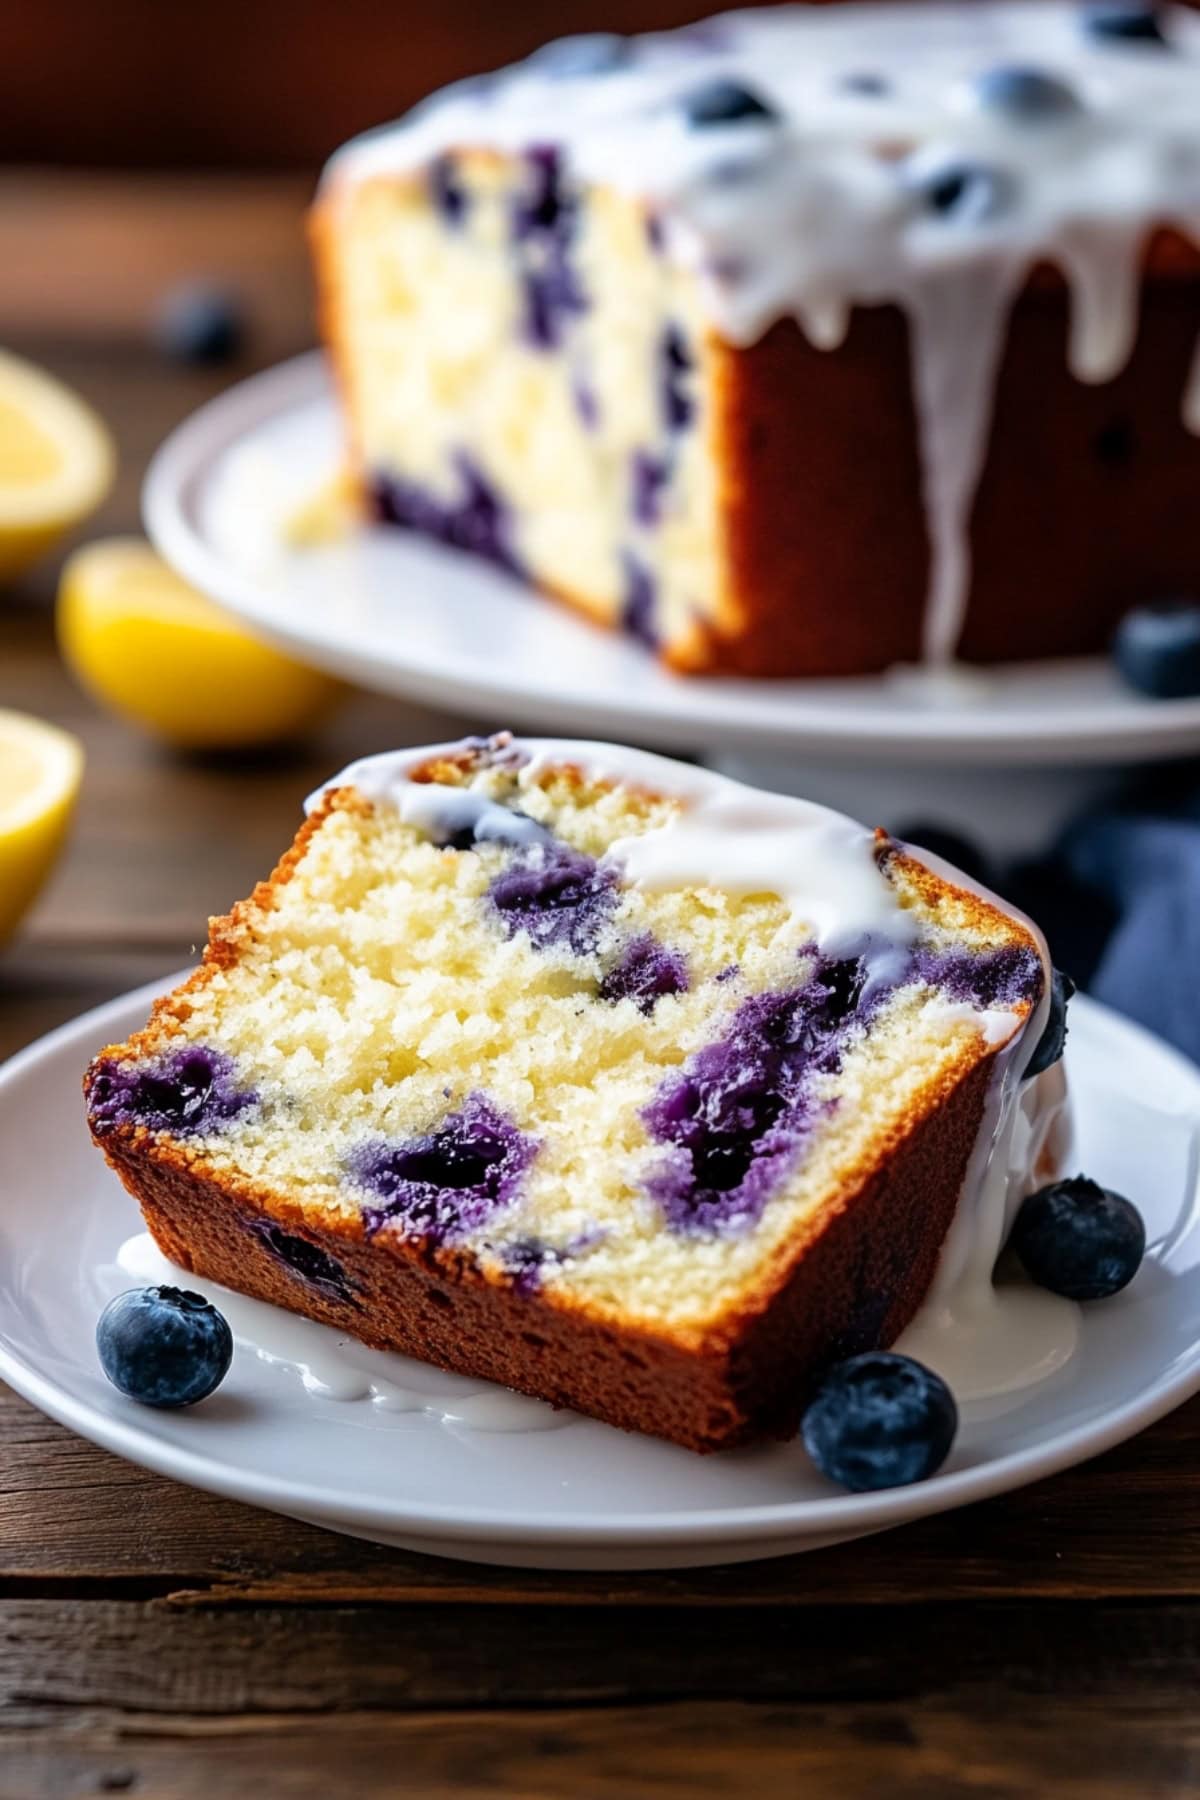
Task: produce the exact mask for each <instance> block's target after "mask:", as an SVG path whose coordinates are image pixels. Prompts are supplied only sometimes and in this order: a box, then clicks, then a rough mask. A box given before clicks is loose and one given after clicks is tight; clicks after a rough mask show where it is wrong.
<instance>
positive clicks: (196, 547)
mask: <svg viewBox="0 0 1200 1800" xmlns="http://www.w3.org/2000/svg"><path fill="white" fill-rule="evenodd" d="M330 391H331V388H330V377H329V371H328V365H327V361H326V358H325V354H324V352H323V351H322V350H320V349H315V350H308V351H304V352H302V353H301V354H299V355H297V356H293V357H290V358H288V359H287V360H286V361H284V362H280V363H276V364H274V365H272V366H271V367H269V368H267V369H263V370H260V371H259V372H257V373H256V374H253V375H250V376H247V377H245V378H244V379H242V380H241V381H238V382H235V383H234V384H233V385H232V386H230V387H228V388H226V389H224V390H223V391H222V392H221V393H219V394H217V395H216V396H214V397H213V398H211V399H209V400H207V401H205V402H204V403H203V404H202V405H201V406H199V407H198V408H196V409H195V410H194V411H193V412H192V413H190V414H189V415H188V416H187V417H186V418H185V419H183V420H182V421H181V422H180V423H179V424H178V425H176V426H175V428H174V429H173V430H172V431H171V432H170V433H169V434H168V436H167V437H166V438H165V439H164V440H163V442H162V443H161V444H160V445H159V447H158V449H157V450H156V451H155V453H154V455H153V457H152V458H151V460H150V463H149V465H148V468H147V470H146V475H145V479H144V482H143V486H142V515H143V520H144V523H145V526H146V531H147V534H148V535H149V537H150V539H151V541H152V542H153V544H154V546H155V548H156V549H157V550H158V551H159V553H160V555H162V556H163V557H164V559H165V560H166V561H167V562H168V563H170V564H171V565H172V567H174V568H175V569H176V570H177V571H178V572H179V573H180V574H181V575H183V576H184V577H185V578H186V579H187V580H189V581H191V582H192V583H193V585H195V586H196V587H199V588H200V589H202V590H203V591H204V592H206V593H209V594H211V595H213V596H214V597H215V598H217V599H218V600H219V602H220V603H221V604H222V605H224V606H226V607H228V608H229V609H230V610H231V611H233V612H235V613H237V614H239V615H240V616H242V617H243V618H245V619H246V620H247V621H248V622H249V623H250V624H251V625H252V626H253V627H254V629H256V630H257V631H260V632H261V633H262V634H263V635H264V636H265V637H267V638H269V639H272V640H274V641H275V642H276V643H278V644H280V645H282V646H283V647H284V648H286V649H288V650H290V651H292V652H293V653H294V654H296V655H298V656H300V657H301V658H302V659H307V660H308V661H309V662H310V663H312V662H314V661H315V662H317V663H318V664H319V665H320V666H322V667H325V668H328V669H330V670H331V671H332V672H334V673H336V674H340V675H344V676H347V677H349V678H351V679H353V680H355V681H357V682H359V683H360V684H362V685H366V686H373V687H375V688H376V689H378V690H379V691H382V692H387V693H391V694H403V695H406V696H408V697H409V698H412V699H417V700H422V701H424V702H425V703H426V704H437V705H444V706H446V707H449V708H450V709H452V710H453V709H457V710H460V711H461V710H464V709H465V710H478V709H479V708H480V707H481V706H486V707H488V708H491V709H492V710H497V709H499V710H500V711H503V710H504V709H506V708H507V709H511V710H512V712H513V713H514V714H519V715H520V717H521V720H522V721H523V722H526V721H539V722H540V723H542V724H543V725H554V726H556V727H560V728H566V727H569V726H570V725H571V722H572V721H573V720H575V721H577V720H578V716H579V709H580V707H581V706H582V707H586V708H587V709H588V710H589V711H590V713H591V714H592V717H593V719H594V720H595V721H596V725H597V729H596V730H594V731H593V732H592V733H591V735H594V736H595V735H602V734H603V732H604V731H612V732H614V733H615V734H616V735H618V736H628V735H630V734H631V733H632V735H634V736H638V735H641V736H642V737H643V738H644V739H645V741H647V742H651V741H653V742H654V743H656V744H661V745H664V746H669V747H675V748H678V747H680V746H682V747H685V748H691V749H695V748H696V747H697V745H698V742H699V743H700V744H702V745H703V747H705V748H708V749H725V748H729V749H734V748H737V749H754V750H758V751H762V752H768V751H772V750H773V751H776V752H778V751H781V750H786V751H794V752H798V753H803V752H809V753H816V752H823V753H826V754H833V755H835V756H837V757H838V758H840V759H841V760H843V761H844V762H847V763H857V764H861V763H863V762H865V761H868V760H869V759H870V758H871V757H873V756H876V755H877V754H878V753H879V752H880V751H883V750H887V751H888V752H889V753H890V754H891V755H892V756H893V757H894V758H895V759H897V760H898V761H902V762H904V763H905V764H908V765H911V766H914V767H920V766H928V765H930V764H936V763H937V762H938V761H939V760H942V759H944V758H945V757H947V756H948V755H954V756H955V757H956V758H959V759H962V760H964V761H969V762H970V763H971V764H972V765H975V766H984V767H1033V766H1041V767H1047V768H1048V767H1055V766H1062V765H1064V764H1065V765H1076V766H1087V765H1095V764H1104V763H1113V762H1114V761H1117V762H1120V763H1136V762H1142V761H1147V760H1153V759H1155V758H1164V759H1165V758H1170V757H1172V756H1182V755H1187V754H1190V753H1193V752H1195V751H1196V750H1198V749H1200V698H1195V699H1183V700H1149V699H1144V698H1141V697H1139V696H1137V695H1134V694H1130V695H1129V696H1128V697H1126V698H1124V699H1123V701H1122V704H1121V706H1120V707H1119V708H1105V706H1104V703H1103V702H1102V701H1098V702H1096V711H1095V712H1094V714H1093V715H1090V716H1088V717H1085V718H1084V719H1083V720H1080V719H1078V718H1075V717H1074V716H1073V715H1072V714H1071V712H1070V710H1069V709H1068V711H1067V712H1066V713H1065V714H1062V713H1056V712H1055V711H1054V710H1053V707H1052V706H1051V704H1050V703H1049V702H1048V703H1047V704H1046V705H1044V706H1043V707H1041V708H1040V709H1039V710H1037V711H1032V712H1030V713H1028V714H1024V713H1011V714H1005V715H1004V716H1003V718H1002V720H997V718H996V717H995V716H994V715H991V714H989V712H988V711H987V709H986V707H982V706H981V707H976V708H953V707H945V708H940V707H932V706H931V707H929V708H928V709H927V710H925V711H922V712H907V711H896V712H890V711H887V712H878V713H876V712H872V711H865V712H863V711H856V710H855V708H854V696H853V695H850V696H847V699H846V703H845V707H844V709H842V710H841V711H840V712H834V711H830V712H829V713H828V714H823V715H821V716H820V717H814V716H813V715H811V714H807V715H805V714H803V712H802V713H801V717H800V719H799V722H798V723H794V724H792V725H790V726H789V725H788V723H787V722H786V721H784V720H783V719H781V718H780V717H779V716H778V715H777V714H776V713H772V715H771V716H770V718H769V719H768V720H767V721H766V722H765V723H764V722H756V721H755V719H754V717H753V708H752V705H751V701H752V699H753V694H754V689H755V686H756V685H758V686H760V687H761V686H763V685H764V684H755V683H753V682H752V681H749V680H748V679H747V678H737V677H721V676H710V677H703V676H692V677H686V676H673V675H671V673H670V671H667V670H662V671H661V673H662V675H663V678H664V680H666V681H669V682H676V683H678V684H680V687H679V691H680V692H681V693H682V694H684V695H686V696H687V698H688V700H689V702H690V701H691V699H692V697H693V695H694V696H695V697H696V698H697V699H698V700H699V699H700V698H701V697H702V696H703V695H705V694H708V695H715V696H717V697H724V696H726V695H728V696H729V697H730V699H731V700H732V699H734V698H736V699H738V700H739V701H740V702H741V710H740V711H739V714H738V717H737V719H730V718H728V717H725V716H723V715H722V714H721V713H720V712H719V711H718V712H717V713H716V714H712V713H709V714H708V715H705V713H704V709H703V705H702V703H701V704H698V705H696V706H695V707H694V708H693V707H691V706H690V704H689V706H688V707H687V708H686V709H685V710H683V711H682V712H680V713H679V714H675V713H673V712H671V711H663V710H662V709H661V708H660V707H658V706H655V705H654V704H652V703H651V704H648V703H647V701H646V700H645V698H644V697H635V698H634V699H633V700H629V699H627V698H623V697H622V696H621V694H619V693H615V692H614V693H612V694H604V695H594V694H593V695H588V696H587V697H586V698H584V699H582V700H581V699H580V698H579V696H578V695H577V694H568V695H567V696H566V697H565V698H563V697H556V696H553V695H549V694H547V693H546V692H545V691H543V690H540V689H536V688H530V687H529V686H528V684H527V683H524V682H523V681H522V680H521V678H520V677H519V676H518V675H515V674H514V673H513V672H512V671H510V670H506V669H503V668H501V669H499V670H497V669H495V668H493V669H492V671H491V675H490V679H489V677H488V675H487V674H485V673H484V672H481V671H475V670H472V671H470V672H469V673H468V674H466V675H465V676H464V675H453V674H450V673H448V672H447V669H446V667H445V666H444V663H443V662H442V661H440V660H439V659H437V658H433V659H431V661H432V666H427V664H426V663H423V662H422V660H421V656H420V651H419V648H418V647H416V646H414V645H412V644H409V645H408V646H407V647H406V654H405V657H404V659H403V660H401V661H397V660H396V653H395V650H394V649H390V650H389V653H388V654H387V655H386V657H385V658H383V659H382V660H381V661H378V662H375V661H371V660H370V659H365V658H364V657H363V656H362V655H361V654H360V653H359V652H358V651H356V650H353V649H347V650H339V648H338V646H337V644H336V643H335V642H333V641H331V639H330V638H327V637H324V636H317V637H315V638H314V637H313V636H312V635H311V634H310V633H308V632H307V631H306V630H305V629H303V628H302V627H300V626H297V627H295V628H293V627H291V626H290V625H289V623H288V622H287V621H286V620H282V619H281V618H280V617H279V616H278V613H277V610H276V609H275V608H274V607H273V606H272V605H270V604H269V603H268V602H266V601H264V599H263V596H262V590H261V583H260V582H259V581H258V579H257V578H256V577H255V575H254V574H253V573H252V572H249V571H245V570H239V569H237V568H236V567H234V566H233V564H231V563H230V562H229V560H228V559H227V558H226V557H225V556H224V555H223V554H222V553H221V552H220V551H219V550H218V549H217V548H216V547H215V546H214V545H213V544H212V542H211V541H210V539H209V538H208V537H207V536H206V535H205V534H204V533H203V531H202V530H201V529H200V528H199V527H198V525H197V524H196V523H194V521H193V518H192V514H191V503H192V502H193V500H194V497H195V495H196V493H197V491H198V490H199V489H200V488H201V487H202V486H203V484H204V482H205V481H206V480H207V479H208V478H209V476H210V475H211V474H212V472H213V470H214V469H215V468H216V466H217V464H218V463H219V461H220V459H221V458H222V457H224V456H226V455H228V454H229V453H230V452H231V451H232V450H234V449H235V448H236V447H237V445H238V443H239V441H240V439H241V438H242V437H243V436H244V435H245V434H246V433H247V432H249V431H251V430H254V429H257V428H259V427H261V426H264V425H266V424H268V423H270V422H271V421H273V420H276V419H279V418H281V417H283V416H284V415H285V414H287V413H288V412H295V411H299V410H301V409H302V408H304V407H307V406H311V405H313V404H314V403H316V402H318V401H320V400H321V399H323V398H325V397H326V396H327V395H328V394H329V393H330ZM429 548H430V550H437V551H440V553H441V554H442V555H450V554H454V553H453V552H449V551H445V550H444V549H443V548H442V547H441V546H433V545H430V546H429ZM546 604H550V602H546ZM575 622H576V623H577V624H578V625H579V628H580V629H581V630H587V629H593V630H594V629H596V627H594V626H593V627H589V625H588V623H587V621H585V620H582V619H576V621H575ZM1099 660H1100V659H1075V661H1074V663H1073V664H1072V665H1069V666H1074V667H1076V668H1078V667H1079V666H1081V664H1083V663H1085V662H1087V663H1090V662H1098V661H1099ZM1047 666H1048V665H1041V670H1042V672H1044V671H1045V669H1046V667H1047ZM1049 666H1052V665H1049ZM1064 666H1068V665H1064ZM1010 667H1011V669H1012V670H1013V671H1014V672H1019V668H1020V665H1015V664H1014V665H1010ZM380 669H386V671H387V678H386V679H385V680H383V681H381V680H380V679H379V671H380ZM861 679H862V680H863V681H867V680H871V679H874V680H878V681H880V682H882V681H883V680H885V679H886V677H882V676H881V677H877V678H869V677H863V678H861ZM767 685H769V686H771V687H773V688H774V689H775V691H776V693H779V692H781V691H783V692H791V693H793V694H794V697H795V699H796V702H797V704H798V705H799V706H800V707H801V708H802V706H803V701H804V692H805V689H806V688H811V689H812V690H813V691H814V692H815V691H817V690H819V689H820V688H821V687H822V686H823V685H824V684H823V683H821V682H820V681H819V680H818V679H816V678H814V679H813V680H812V681H810V682H807V683H805V682H803V681H799V680H797V681H794V682H793V681H789V682H782V683H770V684H767ZM746 689H749V692H746V691H744V690H746Z"/></svg>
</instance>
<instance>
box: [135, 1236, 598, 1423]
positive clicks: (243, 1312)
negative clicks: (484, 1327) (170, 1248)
mask: <svg viewBox="0 0 1200 1800" xmlns="http://www.w3.org/2000/svg"><path fill="white" fill-rule="evenodd" d="M117 1265H118V1267H119V1268H120V1269H121V1270H122V1272H123V1273H124V1274H126V1275H128V1276H129V1277H130V1278H131V1279H132V1280H134V1281H136V1282H138V1283H139V1284H140V1283H150V1282H165V1283H168V1284H170V1285H173V1286H176V1287H186V1288H190V1289H191V1290H192V1292H194V1293H199V1294H203V1295H204V1296H205V1298H206V1299H209V1300H211V1301H212V1303H213V1305H214V1306H216V1307H218V1308H219V1310H220V1311H221V1312H222V1313H224V1315H225V1317H226V1319H227V1320H228V1321H229V1328H230V1330H231V1331H232V1332H233V1335H234V1339H235V1341H236V1342H237V1344H239V1345H240V1346H242V1347H243V1348H244V1349H246V1350H248V1351H250V1353H251V1354H252V1355H254V1356H256V1357H257V1358H258V1359H259V1361H260V1362H264V1363H271V1364H278V1365H279V1366H280V1367H282V1368H284V1369H287V1370H288V1371H289V1372H290V1373H292V1374H294V1375H295V1376H296V1378H297V1379H298V1380H299V1381H300V1382H301V1383H302V1385H303V1387H304V1389H305V1391H306V1392H307V1393H310V1394H311V1395H312V1396H313V1398H314V1399H318V1400H340V1401H353V1400H366V1401H370V1402H371V1403H372V1405H373V1406H375V1407H376V1408H378V1409H379V1410H380V1411H382V1412H400V1413H425V1414H427V1415H428V1416H429V1417H430V1418H433V1419H437V1420H440V1421H441V1422H442V1423H444V1424H446V1425H453V1426H460V1427H466V1428H469V1429H471V1430H474V1431H485V1432H487V1431H492V1432H494V1431H505V1432H508V1431H559V1430H561V1429H562V1428H563V1427H564V1426H566V1425H571V1424H574V1423H575V1422H576V1418H577V1415H576V1414H575V1413H571V1412H564V1411H562V1410H561V1409H559V1410H556V1409H555V1408H554V1407H552V1406H549V1405H548V1404H547V1403H546V1402H545V1401H544V1400H532V1399H530V1398H529V1397H528V1395H526V1394H515V1393H513V1392H512V1391H511V1389H509V1388H502V1387H497V1386H496V1385H495V1384H494V1383H492V1382H483V1383H480V1382H478V1381H472V1380H468V1379H467V1378H466V1377H465V1376H462V1375H450V1374H446V1373H442V1372H439V1373H438V1374H437V1375H436V1376H433V1375H431V1371H430V1369H429V1367H428V1365H427V1364H425V1363H418V1362H413V1361H412V1360H411V1359H410V1358H409V1357H406V1356H397V1355H394V1354H392V1353H390V1352H387V1351H382V1350H367V1349H365V1348H364V1347H363V1346H361V1345H351V1344H348V1343H347V1341H346V1339H345V1338H343V1337H342V1336H341V1335H340V1334H339V1333H338V1332H336V1331H335V1330H333V1328H332V1327H331V1326H329V1325H318V1324H317V1323H316V1321H315V1320H313V1319H305V1318H302V1317H301V1316H300V1314H299V1313H292V1312H288V1311H286V1309H285V1308H283V1307H282V1306H271V1305H269V1304H268V1303H267V1302H266V1301H265V1300H252V1299H250V1298H249V1297H248V1296H247V1295H246V1294H238V1293H235V1292H234V1291H233V1290H232V1289H231V1288H226V1287H222V1286H221V1285H220V1283H219V1282H216V1281H208V1280H206V1278H205V1277H204V1276H202V1275H197V1274H195V1273H194V1272H193V1271H192V1270H191V1269H180V1268H178V1267H176V1265H175V1264H174V1263H172V1262H170V1261H169V1260H168V1259H167V1257H165V1256H164V1255H163V1253H162V1251H161V1250H160V1249H159V1248H158V1246H157V1244H156V1243H155V1242H154V1239H153V1238H152V1237H151V1236H150V1233H149V1232H148V1231H142V1232H139V1233H138V1234H137V1236H136V1237H131V1238H129V1239H128V1240H127V1241H126V1242H125V1243H124V1244H122V1245H121V1248H120V1249H119V1250H118V1252H117ZM431 1380H435V1381H436V1382H437V1383H438V1391H434V1392H431V1391H430V1381H431Z"/></svg>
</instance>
